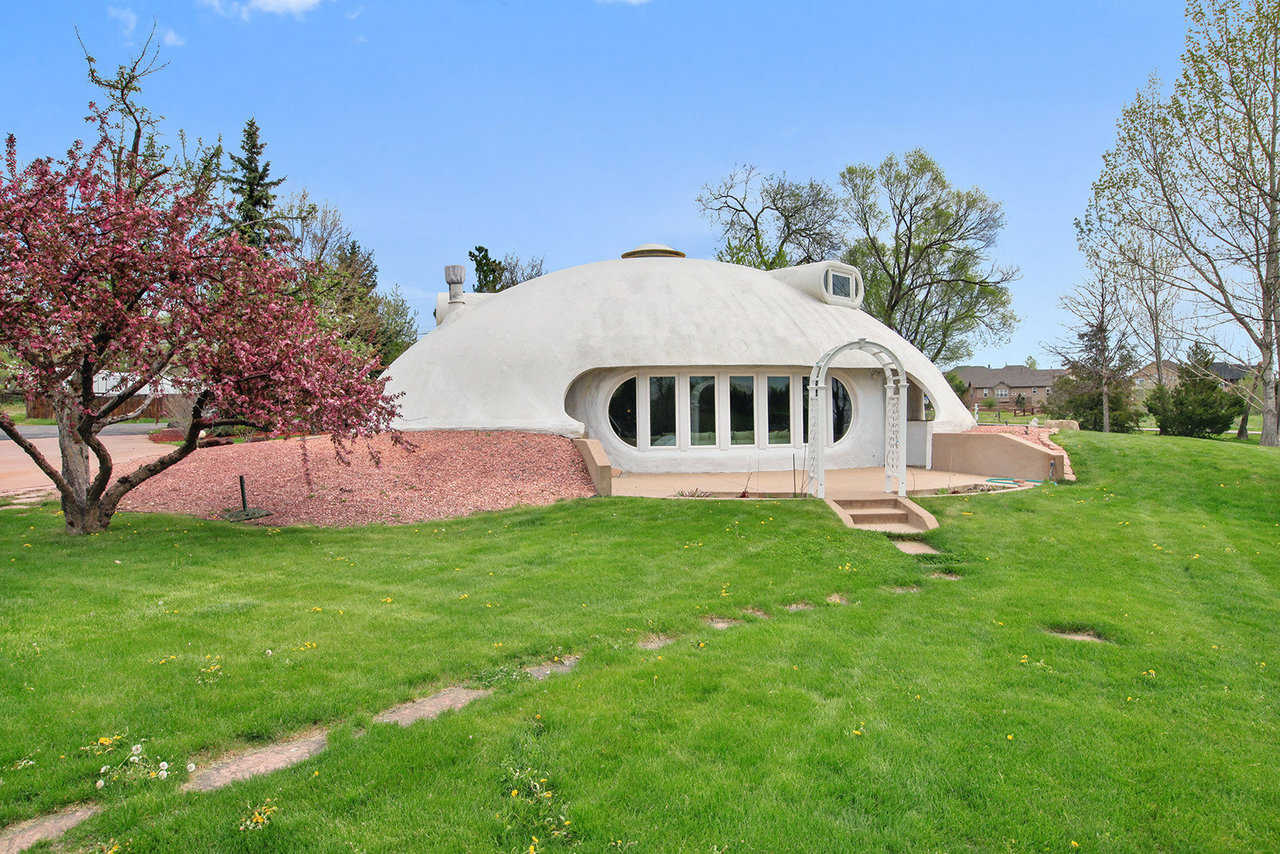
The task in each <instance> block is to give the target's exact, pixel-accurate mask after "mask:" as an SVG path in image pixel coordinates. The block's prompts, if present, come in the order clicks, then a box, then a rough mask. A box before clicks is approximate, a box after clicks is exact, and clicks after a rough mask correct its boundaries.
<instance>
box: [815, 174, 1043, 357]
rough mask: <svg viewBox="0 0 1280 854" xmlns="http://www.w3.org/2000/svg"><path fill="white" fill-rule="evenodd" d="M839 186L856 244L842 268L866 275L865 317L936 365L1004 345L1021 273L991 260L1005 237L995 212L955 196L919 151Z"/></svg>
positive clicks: (985, 201) (975, 198)
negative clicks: (984, 346) (981, 347)
mask: <svg viewBox="0 0 1280 854" xmlns="http://www.w3.org/2000/svg"><path fill="white" fill-rule="evenodd" d="M840 183H841V184H842V185H843V186H844V189H845V194H846V197H845V202H846V205H847V207H848V210H849V220H850V226H851V228H852V236H853V239H852V240H851V241H850V243H849V247H848V249H847V250H846V251H845V253H844V260H845V262H846V263H849V264H851V265H853V266H854V267H857V268H858V269H859V271H860V272H861V273H862V279H863V282H864V283H865V284H866V298H865V302H864V308H865V309H866V311H867V312H868V313H870V314H872V315H874V316H875V317H876V318H878V319H879V320H880V321H882V322H883V323H884V324H885V325H887V326H888V327H890V328H891V329H893V330H894V331H895V332H897V333H898V334H899V335H901V336H902V337H903V338H906V339H907V340H908V341H910V342H911V343H912V344H914V345H915V346H916V347H917V348H919V349H920V350H921V351H923V352H924V353H925V355H927V356H928V357H929V358H930V359H931V360H933V361H935V362H943V363H952V364H954V363H956V362H961V361H963V360H965V359H967V358H969V357H970V356H972V355H973V349H974V346H975V345H976V344H979V343H983V344H997V343H1002V342H1004V341H1007V340H1008V338H1009V334H1010V333H1011V332H1012V330H1013V327H1014V326H1015V325H1016V324H1017V322H1018V318H1017V317H1016V316H1015V315H1014V313H1013V310H1012V305H1013V296H1012V294H1011V293H1010V291H1009V284H1010V283H1011V282H1013V281H1014V280H1015V279H1017V278H1018V270H1017V268H1016V267H1008V266H1001V265H999V264H996V263H995V262H994V261H993V260H991V252H992V249H993V248H994V247H995V245H996V240H997V238H998V237H999V235H1000V230H1001V229H1002V228H1003V227H1004V211H1003V209H1002V208H1001V206H1000V203H999V202H996V201H994V200H992V199H990V198H989V197H988V196H987V195H986V194H985V193H983V192H982V191H981V190H979V189H977V188H973V189H969V190H961V189H958V188H955V187H953V186H952V185H951V184H950V182H948V181H947V178H946V175H945V174H943V171H942V168H941V167H940V166H939V165H938V164H937V162H936V161H934V160H933V158H931V157H930V156H929V155H928V154H926V153H925V152H924V151H922V150H920V149H916V150H914V151H909V152H907V154H906V155H905V156H904V157H903V158H902V159H901V160H899V159H898V158H897V157H896V156H894V155H892V154H891V155H889V156H888V157H886V158H885V159H884V160H883V161H882V162H881V163H880V165H879V166H871V165H870V164H866V163H862V164H857V165H854V166H849V167H848V168H846V169H845V170H844V172H843V173H841V175H840Z"/></svg>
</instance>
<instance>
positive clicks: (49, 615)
mask: <svg viewBox="0 0 1280 854" xmlns="http://www.w3.org/2000/svg"><path fill="white" fill-rule="evenodd" d="M1062 442H1063V444H1064V445H1066V447H1067V449H1068V450H1069V451H1070V452H1071V454H1072V457H1073V461H1074V463H1075V467H1076V471H1077V474H1078V476H1079V478H1080V480H1079V482H1078V483H1077V484H1076V485H1074V486H1064V487H1047V488H1043V489H1038V490H1033V491H1028V492H1021V493H1015V494H1007V495H983V496H973V497H968V498H966V497H959V496H957V497H942V498H937V499H931V500H929V501H928V502H927V504H928V507H929V509H930V510H931V511H932V512H933V513H935V514H936V515H937V516H938V518H939V520H940V521H941V522H942V527H941V528H940V529H939V530H937V531H935V532H933V534H932V535H931V537H930V540H931V542H933V543H934V544H935V545H936V546H938V547H939V548H941V549H942V550H943V552H944V555H942V556H941V557H938V558H929V559H921V558H913V557H908V556H906V555H902V554H900V553H898V552H897V551H896V550H895V549H893V548H892V546H891V545H890V543H889V541H888V540H887V539H885V538H884V537H882V536H878V535H873V534H864V533H859V532H849V531H846V530H845V529H843V528H841V527H839V525H838V523H837V522H836V520H835V518H834V516H832V515H831V514H829V512H828V511H827V510H826V509H825V508H824V507H823V506H822V505H820V504H818V503H816V502H807V501H798V502H752V503H742V502H723V501H646V500H639V499H610V500H601V499H592V500H582V501H574V502H566V503H562V504H558V505H554V506H552V507H549V508H543V509H537V510H516V511H509V512H505V513H501V514H492V515H486V516H477V517H472V518H469V519H465V520H458V521H452V522H448V523H445V524H436V525H420V526H416V527H402V528H378V527H375V528H360V529H346V530H319V529H310V528H293V529H284V530H279V531H274V530H270V529H267V530H258V529H251V528H236V527H232V526H229V525H226V524H222V523H213V522H200V521H197V520H194V519H184V518H180V517H148V516H141V515H132V516H123V517H121V518H120V519H119V521H118V522H117V523H116V525H115V526H114V527H113V529H112V530H111V531H110V532H109V533H107V534H104V535H101V536H98V537H95V538H92V539H88V540H72V539H68V538H66V537H65V536H63V535H62V534H61V532H60V530H59V520H58V519H57V518H55V516H54V515H53V512H52V508H44V509H42V510H39V511H29V512H23V511H14V510H8V511H3V512H0V550H2V551H0V703H2V704H3V708H4V714H3V715H0V768H2V770H0V778H3V783H0V820H2V821H3V822H5V823H7V822H11V821H14V820H17V819H21V818H24V817H28V816H31V815H35V814H38V813H41V812H45V811H48V810H50V809H53V808H56V807H57V806H59V805H61V804H66V803H70V802H74V801H79V800H86V799H94V800H98V801H100V802H102V803H104V804H105V805H107V809H106V810H105V811H104V812H103V813H102V814H101V815H99V816H98V817H97V818H94V819H92V820H90V821H89V822H87V823H86V824H84V825H82V826H81V827H80V828H78V829H77V830H75V831H73V833H72V834H71V835H70V836H69V837H68V840H67V841H68V842H69V843H71V844H72V845H73V846H74V845H80V846H85V847H89V846H92V845H97V844H100V843H111V842H112V841H113V840H114V842H116V843H119V844H121V845H122V847H124V848H125V849H126V850H134V851H145V850H182V849H186V850H189V851H206V850H217V851H235V850H246V851H257V850H270V851H293V850H318V851H351V850H367V851H402V850H471V851H490V850H498V851H528V850H529V847H530V846H531V845H532V846H534V849H535V850H536V851H554V850H564V849H568V848H571V847H576V848H577V849H578V850H582V851H607V850H616V849H622V850H635V851H666V850H688V851H710V850H722V851H723V850H729V851H779V850H810V851H834V850H924V851H937V850H946V851H954V850H983V851H986V850H1036V851H1040V850H1049V851H1058V850H1061V851H1074V850H1086V851H1090V850H1091V851H1108V852H1111V851H1150V850H1215V851H1216V850H1240V851H1256V850H1275V849H1277V848H1278V847H1280V795H1277V791H1278V787H1277V786H1276V785H1275V768H1277V767H1280V714H1278V713H1280V709H1278V708H1277V705H1278V700H1277V698H1278V695H1277V690H1276V689H1277V684H1276V678H1275V676H1274V672H1275V669H1276V668H1278V667H1280V650H1277V644H1278V643H1280V630H1278V629H1277V627H1278V626H1280V596H1277V584H1278V582H1280V557H1278V554H1280V548H1278V546H1280V501H1278V500H1277V497H1278V496H1277V489H1278V488H1280V454H1276V453H1274V452H1271V451H1269V450H1268V449H1259V448H1256V447H1250V446H1245V445H1237V444H1231V443H1225V442H1203V441H1194V440H1177V439H1166V438H1160V437H1154V436H1136V437H1102V436H1096V435H1091V434H1073V435H1068V436H1065V437H1062ZM942 572H946V573H950V574H955V575H959V576H960V578H959V579H958V580H952V579H949V578H944V577H935V573H942ZM911 587H917V588H919V590H918V592H913V593H912V592H907V593H896V592H893V588H911ZM831 593H840V594H843V596H844V597H845V598H846V599H847V600H848V604H847V605H839V604H827V603H825V602H824V599H825V597H827V596H828V595H829V594H831ZM796 601H807V602H810V603H813V604H814V606H815V607H814V608H813V609H811V610H802V611H796V612H789V611H787V610H785V608H784V606H785V605H786V604H789V603H792V602H796ZM748 607H754V608H759V609H762V610H763V611H765V612H767V613H768V614H769V615H770V617H771V618H770V619H767V620H766V619H761V618H758V617H753V616H746V617H744V618H743V619H744V622H743V623H742V624H741V625H737V626H734V627H732V628H730V629H726V630H724V631H716V630H714V629H712V628H710V627H708V626H707V625H706V624H705V623H704V622H703V619H704V617H705V616H706V615H708V614H715V615H720V616H739V617H742V614H741V611H742V609H744V608H748ZM1048 629H1061V630H1070V631H1074V632H1076V633H1089V632H1092V633H1095V634H1097V635H1099V636H1100V637H1102V638H1104V639H1105V640H1106V642H1104V643H1098V642H1091V641H1079V640H1071V639H1066V638H1063V637H1059V636H1055V635H1053V634H1051V633H1049V632H1048V631H1047V630H1048ZM652 632H659V633H666V634H670V635H673V636H677V637H678V640H677V641H676V642H675V643H674V644H672V645H671V646H668V647H666V648H664V649H661V650H657V651H646V650H642V649H638V648H637V647H636V641H637V640H638V639H639V638H640V637H642V636H644V635H646V634H648V633H652ZM268 650H270V651H271V652H270V654H268V653H267V651H268ZM564 652H576V653H582V654H583V659H582V662H581V663H580V664H579V665H578V667H577V669H576V670H574V671H573V672H572V673H569V674H564V675H559V676H553V677H551V678H549V679H547V680H546V681H543V682H533V681H531V680H529V679H527V678H524V679H518V678H516V676H517V675H518V668H517V666H518V665H519V664H522V663H530V662H534V661H540V660H544V659H546V658H548V657H550V656H552V655H555V654H557V653H564ZM215 665H216V666H215ZM465 680H471V681H473V682H474V683H477V684H482V685H487V686H491V687H493V688H495V692H494V694H493V695H492V696H491V697H488V698H485V699H483V700H479V701H477V702H476V703H474V704H472V705H471V706H469V707H467V708H465V709H463V710H460V711H458V712H453V713H448V714H446V715H445V716H444V717H442V718H440V719H438V720H435V721H430V722H421V723H418V724H415V725H414V726H412V727H409V728H407V729H402V728H400V727H397V726H389V725H372V724H371V723H370V718H371V716H372V715H373V714H374V713H376V712H377V711H379V710H381V709H383V708H385V707H387V706H390V705H392V704H394V703H396V702H398V701H401V700H404V699H407V698H410V697H413V696H418V695H421V694H423V693H426V692H429V691H430V690H432V689H433V688H434V687H440V686H443V685H446V684H451V683H454V682H461V681H465ZM316 723H327V724H333V725H335V726H336V729H335V734H334V736H333V737H332V738H331V741H330V747H329V749H328V750H327V751H326V752H324V753H322V754H321V755H319V756H318V757H316V758H314V759H311V760H308V761H306V762H304V763H302V764H300V765H298V766H296V767H294V768H292V769H289V770H286V771H282V772H278V773H276V774H273V775H270V776H267V777H262V778H258V779H255V780H252V781H249V782H246V783H240V784H236V785H233V786H231V787H229V788H227V789H224V790H221V791H218V792H214V793H211V794H199V795H197V794H181V793H179V791H178V785H179V783H180V782H181V779H182V778H184V777H185V776H186V772H185V770H183V769H184V767H185V765H186V763H187V762H188V761H195V762H200V763H203V762H205V761H206V760H207V759H208V758H211V757H214V756H217V755H219V754H221V753H222V752H224V751H226V750H228V749H231V748H233V747H235V746H238V745H242V744H244V743H249V742H259V741H263V740H269V739H271V738H276V737H280V736H283V735H286V734H288V733H292V732H296V731H300V730H303V729H306V728H307V727H309V726H311V725H313V724H316ZM361 732H364V733H365V734H364V735H363V737H359V738H357V737H356V735H357V733H361ZM114 736H121V738H120V739H119V741H118V742H116V744H117V745H118V747H113V750H112V751H108V752H106V753H105V754H103V753H98V752H95V750H94V749H92V747H91V745H93V744H94V743H95V742H96V740H97V739H99V738H112V737H114ZM134 743H142V744H143V745H144V748H145V751H144V753H145V756H146V758H147V761H148V762H151V763H154V762H158V761H160V760H162V759H163V760H165V761H168V762H169V763H170V764H171V766H172V767H173V768H174V769H175V773H173V774H169V775H167V776H168V779H166V780H163V781H162V780H159V779H158V778H150V777H149V776H146V775H141V776H140V778H139V779H136V780H134V781H126V780H120V781H116V782H112V783H109V784H108V785H105V786H104V788H103V789H102V790H101V791H96V790H95V788H94V784H95V781H96V780H97V779H99V777H100V773H99V771H100V766H102V765H103V764H104V762H105V761H108V760H110V761H112V762H114V761H116V760H117V759H119V758H120V757H121V755H122V754H120V753H117V752H115V751H127V750H128V746H129V745H130V744H134ZM83 747H91V749H89V750H82V749H81V748H83ZM104 756H105V757H106V759H104ZM513 792H515V794H514V795H513ZM548 794H549V795H550V797H545V796H546V795H548ZM268 798H270V799H271V801H270V806H273V807H275V811H274V812H273V813H271V815H270V816H269V822H268V823H266V826H265V827H263V828H262V829H259V830H245V831H242V830H240V829H239V828H240V826H241V823H242V821H243V820H244V819H246V818H248V817H250V816H251V814H252V812H253V810H254V808H255V807H261V806H263V805H265V804H267V799H268ZM535 837H536V841H535ZM1073 842H1074V843H1075V844H1076V845H1078V846H1079V848H1075V847H1073V846H1072V843H1073Z"/></svg>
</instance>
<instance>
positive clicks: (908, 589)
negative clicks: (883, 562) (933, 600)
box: [889, 584, 920, 593]
mask: <svg viewBox="0 0 1280 854" xmlns="http://www.w3.org/2000/svg"><path fill="white" fill-rule="evenodd" d="M889 592H890V593H919V592H920V588H919V587H917V586H916V585H914V584H904V585H901V586H899V587H890V588H889Z"/></svg>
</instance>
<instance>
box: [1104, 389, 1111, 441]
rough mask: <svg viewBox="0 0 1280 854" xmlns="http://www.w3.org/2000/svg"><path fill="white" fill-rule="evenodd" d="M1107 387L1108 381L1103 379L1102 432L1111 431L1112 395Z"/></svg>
mask: <svg viewBox="0 0 1280 854" xmlns="http://www.w3.org/2000/svg"><path fill="white" fill-rule="evenodd" d="M1109 391H1110V390H1109V389H1108V388H1107V381H1106V380H1105V379H1104V380H1103V381H1102V432H1103V433H1110V432H1111V395H1110V393H1109Z"/></svg>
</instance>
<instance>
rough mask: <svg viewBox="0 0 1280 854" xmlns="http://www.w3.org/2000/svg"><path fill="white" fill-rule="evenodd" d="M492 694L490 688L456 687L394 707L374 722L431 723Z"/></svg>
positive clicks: (406, 724)
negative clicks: (423, 721)
mask: <svg viewBox="0 0 1280 854" xmlns="http://www.w3.org/2000/svg"><path fill="white" fill-rule="evenodd" d="M492 693H493V691H492V690H490V689H488V688H462V687H460V686H456V685H455V686H453V687H450V688H445V689H444V690H443V691H437V692H436V693H434V694H432V695H430V696H427V697H420V698H419V699H417V700H410V701H409V702H407V703H401V704H400V705H398V706H392V707H391V708H390V709H387V710H386V711H385V712H383V713H382V714H380V715H377V716H375V717H374V719H373V721H374V723H379V724H400V726H408V725H409V724H411V723H413V722H414V721H422V720H427V721H429V720H432V719H434V718H438V717H439V716H440V715H441V714H443V713H444V712H449V711H453V710H455V709H461V708H462V707H463V706H466V705H468V704H470V703H471V702H472V701H474V700H479V699H480V698H481V697H488V696H489V695H490V694H492Z"/></svg>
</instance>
